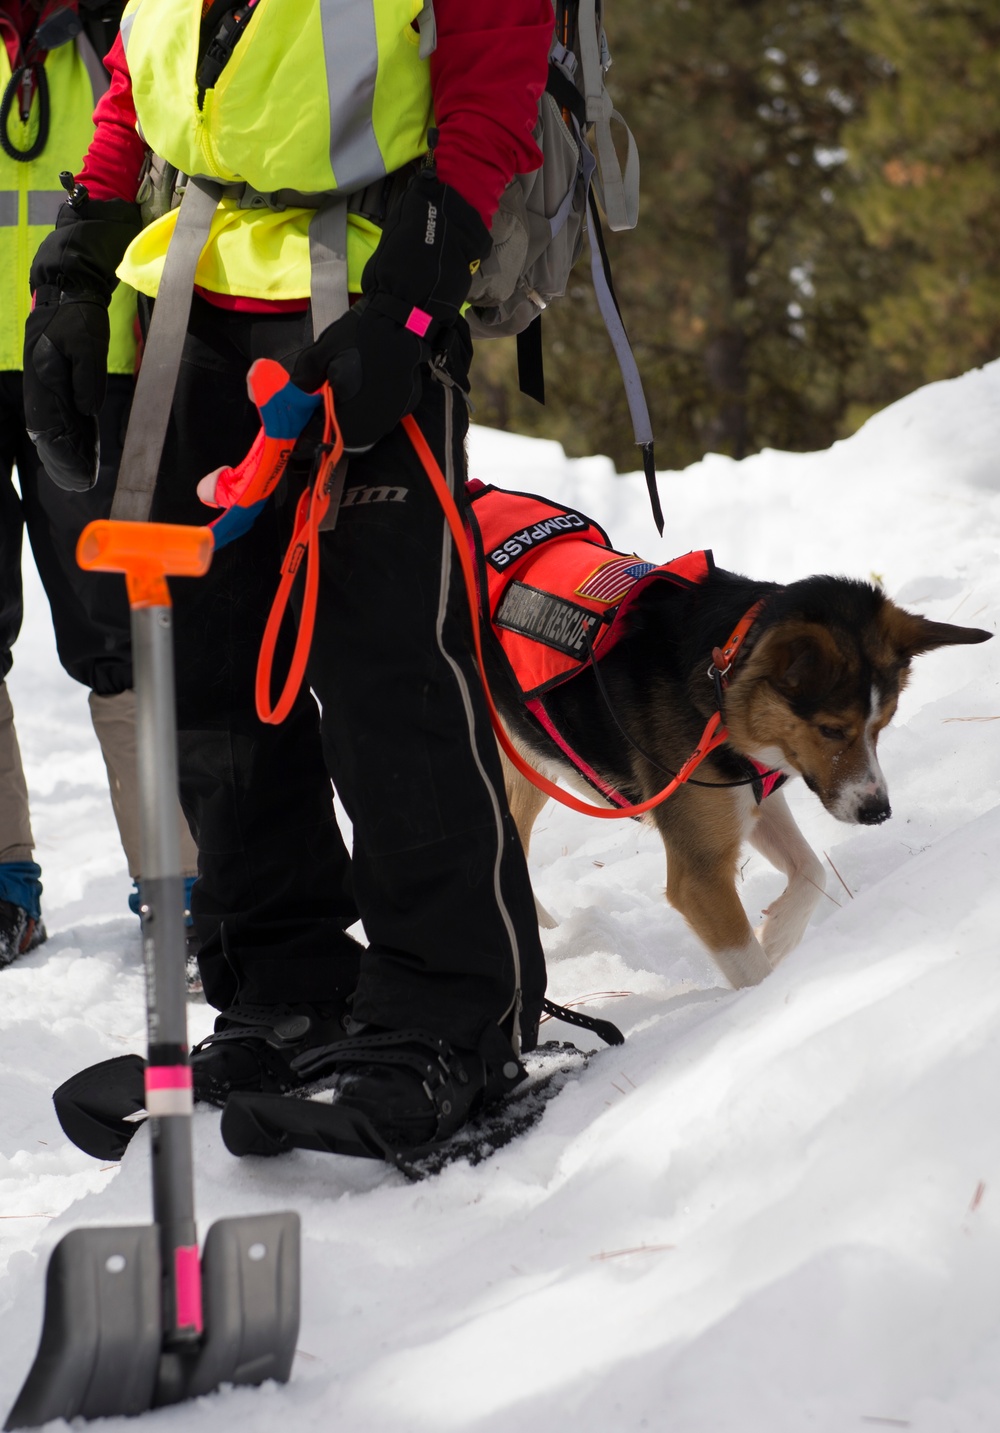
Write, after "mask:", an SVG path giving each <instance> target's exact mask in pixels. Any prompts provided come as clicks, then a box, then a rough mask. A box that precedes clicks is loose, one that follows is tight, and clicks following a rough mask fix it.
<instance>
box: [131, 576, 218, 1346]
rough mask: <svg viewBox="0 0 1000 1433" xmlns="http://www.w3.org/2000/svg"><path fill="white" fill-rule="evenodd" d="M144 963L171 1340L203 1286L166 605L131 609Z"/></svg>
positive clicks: (182, 1335)
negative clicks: (196, 1209) (196, 1211)
mask: <svg viewBox="0 0 1000 1433" xmlns="http://www.w3.org/2000/svg"><path fill="white" fill-rule="evenodd" d="M132 660H133V663H134V665H135V692H136V745H137V749H138V776H139V835H140V849H141V853H142V908H143V909H142V920H143V955H144V959H145V964H146V1007H147V1022H148V1037H149V1064H148V1068H147V1071H146V1107H147V1109H148V1110H149V1112H150V1115H151V1116H152V1149H153V1218H154V1219H155V1221H156V1224H157V1227H158V1228H159V1231H160V1251H161V1257H162V1268H163V1284H164V1332H165V1336H166V1339H167V1341H168V1343H169V1342H175V1343H176V1342H184V1341H187V1340H189V1339H193V1338H197V1337H198V1335H199V1334H200V1333H201V1328H202V1320H201V1285H200V1275H199V1267H198V1256H197V1233H196V1228H195V1220H194V1178H193V1170H192V1157H191V1109H192V1092H191V1070H190V1066H189V1064H188V1041H187V1009H186V986H185V977H184V967H185V936H184V882H183V878H182V876H181V852H180V837H179V832H178V827H177V815H176V811H177V722H176V717H175V715H174V665H173V661H174V658H173V630H172V620H171V611H170V607H169V606H161V605H155V606H154V605H149V606H133V608H132Z"/></svg>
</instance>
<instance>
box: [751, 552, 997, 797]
mask: <svg viewBox="0 0 1000 1433" xmlns="http://www.w3.org/2000/svg"><path fill="white" fill-rule="evenodd" d="M762 626H763V630H762V632H761V635H760V636H759V638H758V640H757V641H756V643H755V644H754V646H753V648H752V650H751V651H750V653H749V655H748V656H747V657H746V659H745V661H744V662H743V663H742V665H740V664H738V665H737V667H736V669H735V671H734V674H733V679H732V681H731V683H730V687H729V692H728V694H727V697H726V724H727V726H728V728H729V733H730V741H731V743H732V744H733V745H734V746H736V747H737V748H738V749H739V750H740V751H742V752H744V753H745V754H746V755H748V756H753V757H755V758H756V759H757V760H758V761H763V762H766V763H767V764H768V765H770V766H772V767H775V768H778V769H780V770H783V771H786V772H788V773H789V774H794V773H798V774H799V775H800V776H801V777H802V778H803V780H804V781H805V783H806V785H807V786H808V787H809V789H810V790H811V791H813V792H815V794H816V795H817V796H818V797H819V799H820V800H821V801H822V803H823V805H824V806H825V807H826V809H827V810H828V811H829V812H830V813H831V814H832V815H834V816H836V817H838V819H839V820H841V821H852V822H861V823H862V824H864V825H877V824H878V823H879V822H881V821H886V820H888V818H889V816H890V815H891V814H892V812H891V810H890V807H889V794H888V791H887V789H886V784H885V778H884V776H883V775H882V771H881V768H880V767H879V763H878V758H877V756H876V747H877V745H878V738H879V733H880V732H881V731H882V729H883V727H885V726H886V725H888V723H889V722H890V721H891V720H892V716H893V713H894V712H895V710H896V703H897V701H898V700H899V694H900V692H901V691H902V690H903V688H904V687H905V686H906V683H907V681H908V679H909V668H910V662H911V661H912V659H913V658H914V657H916V656H919V654H920V653H921V652H929V651H932V650H933V649H934V648H935V647H948V646H954V645H957V644H964V643H970V642H985V641H987V640H988V638H989V637H991V636H992V635H993V634H992V633H991V632H984V631H982V630H980V629H979V628H976V627H955V626H952V625H951V624H950V623H947V622H930V621H928V620H927V618H926V617H920V616H917V615H916V614H915V613H912V612H907V611H905V610H904V609H903V608H901V607H897V606H896V604H895V603H894V602H892V601H890V599H889V598H888V597H886V595H885V593H884V592H883V591H882V590H881V589H880V588H878V587H873V586H871V585H870V584H869V583H863V582H853V581H848V580H847V579H844V578H834V577H813V578H807V579H806V580H805V581H804V582H797V583H794V584H792V585H791V586H790V587H788V588H785V589H784V591H783V592H782V593H781V594H780V596H779V597H777V598H776V599H775V600H774V603H773V606H770V607H769V609H765V612H764V614H763V615H762Z"/></svg>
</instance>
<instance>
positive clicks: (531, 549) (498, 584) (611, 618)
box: [467, 480, 784, 807]
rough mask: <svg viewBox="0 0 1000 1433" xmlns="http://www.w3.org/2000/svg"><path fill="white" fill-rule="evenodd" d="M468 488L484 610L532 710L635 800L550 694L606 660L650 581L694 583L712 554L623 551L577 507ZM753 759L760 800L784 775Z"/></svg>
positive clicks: (589, 775) (588, 773)
mask: <svg viewBox="0 0 1000 1433" xmlns="http://www.w3.org/2000/svg"><path fill="white" fill-rule="evenodd" d="M467 490H468V493H469V495H470V498H471V502H470V505H469V508H468V510H467V514H468V528H469V542H470V546H471V549H472V556H473V561H474V563H475V565H476V573H477V579H478V584H479V600H480V610H481V611H482V613H483V616H484V618H486V617H488V619H489V622H490V624H491V626H492V629H493V633H494V636H495V637H496V639H497V642H498V644H499V646H500V649H501V651H502V653H503V656H504V658H505V659H506V664H507V669H508V673H509V675H510V677H511V679H512V680H513V682H514V684H515V686H516V688H517V690H518V692H519V694H520V696H521V700H522V701H523V702H524V705H525V709H526V710H527V711H528V712H529V713H530V714H531V715H532V716H533V717H534V718H535V720H536V721H537V722H538V724H539V725H540V726H541V727H542V729H543V730H544V731H545V733H546V734H547V736H548V737H549V738H550V739H551V740H552V741H553V742H555V744H556V746H558V748H559V749H560V751H561V752H562V753H563V754H564V756H565V757H566V758H567V760H569V761H570V762H571V763H572V765H573V766H574V767H575V768H576V770H577V771H578V772H579V773H580V774H581V775H582V776H583V777H584V778H585V779H586V780H587V781H588V782H589V783H590V785H591V786H593V787H594V788H595V790H597V791H599V792H600V794H601V795H602V796H603V797H605V799H606V800H608V801H610V802H611V804H612V805H614V806H620V807H624V806H628V805H630V801H629V798H628V797H626V796H624V795H623V794H622V793H621V792H619V791H617V790H615V789H614V788H613V787H610V786H609V785H608V784H607V782H606V781H604V780H603V778H602V777H600V776H599V775H598V774H597V772H596V771H594V770H593V768H592V767H590V766H589V765H588V764H587V762H586V761H585V760H584V759H583V757H582V756H581V755H580V754H579V753H578V752H577V751H575V750H574V749H573V748H572V747H571V746H570V744H569V742H568V741H567V740H566V738H565V737H564V736H563V735H562V733H561V732H560V731H559V730H558V729H557V727H556V725H555V723H554V721H553V720H552V717H551V716H550V714H549V712H548V710H547V709H546V707H545V704H544V702H543V700H542V697H543V694H544V693H545V692H548V691H550V690H551V689H552V688H553V687H556V686H559V685H560V684H561V683H562V682H565V681H568V680H569V678H570V677H573V676H576V675H577V673H579V672H581V671H583V670H584V669H585V668H586V667H588V666H590V664H591V663H592V662H597V661H599V660H600V659H601V658H602V657H605V656H607V654H608V652H609V651H611V649H612V647H613V646H614V645H615V643H616V642H617V641H618V639H619V638H620V637H621V636H622V634H623V632H624V630H625V624H624V620H623V619H624V617H625V615H626V613H627V612H628V610H629V609H630V608H631V606H632V604H633V603H634V602H635V600H636V598H637V597H638V596H639V594H640V593H641V592H642V591H643V590H644V589H645V588H646V587H647V586H648V584H649V583H651V582H658V581H660V582H662V581H665V582H670V583H672V584H673V585H674V586H675V587H678V588H692V587H697V586H698V585H699V584H700V583H702V582H704V581H705V579H706V578H707V577H708V576H709V574H710V573H711V571H712V569H713V567H714V562H713V559H712V554H711V552H709V551H700V552H699V551H696V552H689V553H686V554H685V555H684V556H683V557H678V558H675V559H674V560H673V561H672V562H665V563H659V564H657V563H653V562H646V561H644V560H643V559H642V558H640V557H637V556H636V555H635V553H624V552H618V551H617V550H616V549H615V548H613V547H612V546H611V543H610V540H609V538H608V536H607V534H606V533H605V532H604V530H603V528H601V527H599V526H598V524H597V523H595V522H594V521H593V520H592V519H591V518H589V517H587V516H585V514H583V513H581V512H578V511H577V510H576V509H575V508H565V507H561V506H559V505H558V504H557V503H553V502H550V501H549V500H548V499H547V498H541V497H536V496H535V495H534V494H531V493H518V492H509V491H506V490H504V489H502V488H494V487H491V486H487V485H486V484H484V483H480V482H478V481H475V480H473V481H471V482H470V483H469V484H468V488H467ZM750 765H751V766H752V767H753V769H754V771H755V772H756V773H757V775H758V777H759V778H760V781H759V783H758V782H754V790H755V794H757V799H758V800H761V799H762V798H763V797H764V796H769V795H770V794H771V792H772V791H773V790H774V789H775V788H776V787H777V786H778V785H779V784H780V783H781V782H782V781H783V780H784V777H783V775H782V774H781V773H779V772H771V771H769V770H768V768H767V767H764V766H761V765H760V764H759V763H758V762H751V763H750Z"/></svg>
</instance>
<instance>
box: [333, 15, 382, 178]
mask: <svg viewBox="0 0 1000 1433" xmlns="http://www.w3.org/2000/svg"><path fill="white" fill-rule="evenodd" d="M320 15H321V18H322V24H323V53H324V58H325V61H326V80H327V89H328V90H329V94H330V167H331V168H332V170H333V172H334V175H335V177H336V180H337V188H338V189H344V190H348V189H360V188H361V187H362V185H365V184H370V183H371V181H372V180H373V179H377V178H378V177H379V176H380V175H382V174H384V173H385V163H384V162H383V159H382V152H381V150H380V149H379V147H378V144H377V142H376V139H375V128H374V125H373V123H372V113H371V110H372V104H371V97H372V95H373V93H374V91H375V76H376V74H377V72H378V40H377V38H376V34H375V12H374V8H373V0H320Z"/></svg>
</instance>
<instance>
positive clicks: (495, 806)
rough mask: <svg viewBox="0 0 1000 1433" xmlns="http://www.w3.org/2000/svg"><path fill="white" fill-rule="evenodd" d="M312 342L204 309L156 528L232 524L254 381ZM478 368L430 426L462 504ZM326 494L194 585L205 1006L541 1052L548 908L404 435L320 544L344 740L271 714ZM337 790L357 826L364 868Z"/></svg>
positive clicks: (353, 484)
mask: <svg viewBox="0 0 1000 1433" xmlns="http://www.w3.org/2000/svg"><path fill="white" fill-rule="evenodd" d="M309 341H310V329H309V323H308V316H307V315H265V316H259V315H250V314H241V313H233V312H230V311H226V310H222V309H219V308H217V307H213V306H212V305H210V304H208V303H206V302H204V301H203V300H200V299H197V298H196V299H195V302H194V307H193V311H192V318H191V323H190V326H189V332H188V338H187V342H186V346H185V353H184V361H183V364H182V367H181V372H180V375H179V379H178V385H177V393H176V397H175V402H174V411H173V416H172V419H171V425H170V429H169V431H168V436H167V444H166V448H165V452H164V458H163V462H162V464H161V469H160V477H159V485H158V489H157V496H156V501H155V505H154V513H153V515H154V517H155V518H157V519H158V520H161V521H170V522H195V523H199V522H204V521H206V519H207V518H209V517H210V516H211V514H210V512H209V511H207V510H206V509H205V508H204V507H203V506H202V505H201V504H200V502H199V501H198V499H197V497H196V495H195V486H196V483H197V481H198V479H199V478H200V477H202V476H203V475H204V474H205V473H207V472H209V471H211V470H212V469H213V468H217V467H219V466H220V465H222V464H231V463H235V462H237V461H238V460H239V459H240V458H242V456H243V455H244V453H245V452H246V450H247V449H248V448H249V446H250V444H251V442H252V440H253V438H254V436H255V433H256V431H257V427H258V418H257V414H256V411H255V409H254V408H253V407H252V405H251V404H250V402H249V400H248V398H247V394H246V372H247V368H248V367H249V365H250V363H251V362H252V361H253V360H254V359H256V358H260V357H265V356H268V357H274V358H278V359H282V358H287V357H290V355H292V354H294V353H295V352H297V351H298V350H299V349H301V348H302V347H304V346H305V345H306V344H307V343H308V342H309ZM469 353H470V346H469V343H468V334H467V330H465V327H464V325H461V326H460V331H457V332H456V334H455V336H454V339H453V342H452V351H451V353H450V355H449V364H448V367H449V370H450V372H451V374H452V375H453V378H454V380H455V381H456V382H457V384H458V385H460V386H459V387H457V388H456V387H453V386H449V385H448V384H446V383H444V382H441V381H432V380H430V379H429V380H428V382H427V383H426V385H425V392H424V397H423V399H422V401H421V403H420V406H419V407H418V409H417V412H416V414H415V417H416V418H417V420H418V422H419V423H420V425H421V427H422V429H423V431H424V433H425V435H426V437H427V439H428V441H429V442H430V444H431V446H432V448H433V450H434V452H435V454H436V455H437V458H438V461H439V462H440V464H441V466H442V468H443V469H444V471H445V473H446V474H447V476H448V478H449V481H450V482H451V484H452V487H453V490H454V491H455V492H456V494H457V495H458V496H459V501H461V494H462V492H463V480H464V471H465V468H464V437H465V432H466V427H467V421H468V420H467V410H466V404H465V401H464V395H463V392H462V387H461V385H464V384H465V382H466V373H467V368H468V361H469ZM304 481H305V474H304V472H298V473H297V474H296V473H293V474H292V475H291V476H290V478H289V480H288V484H287V488H288V490H287V491H286V492H285V493H284V494H279V500H278V501H273V500H272V502H271V503H269V504H268V506H267V508H266V509H265V510H264V512H263V514H262V515H261V516H260V517H259V518H258V520H257V522H256V523H255V525H254V527H253V529H252V530H251V531H250V532H249V533H248V534H246V535H245V536H244V537H242V538H240V539H238V540H237V541H236V542H234V543H233V544H231V545H230V546H229V547H227V548H224V549H223V550H222V551H221V552H219V553H218V554H217V555H216V557H215V559H214V560H213V564H212V568H211V569H210V571H209V573H208V575H207V576H206V577H204V578H200V579H187V580H176V581H174V582H173V584H172V587H173V592H174V603H175V635H176V664H177V682H178V724H179V741H180V771H181V796H182V802H183V804H184V807H185V811H186V814H187V816H188V819H189V821H190V822H191V823H192V827H193V830H194V832H195V834H196V837H197V841H198V847H199V851H200V859H201V880H200V881H199V882H198V884H197V886H196V887H195V890H194V915H195V920H196V923H197V925H198V930H199V935H200V936H201V937H202V939H203V941H204V944H203V947H202V956H201V959H202V966H203V977H204V980H205V988H206V992H207V994H208V997H209V999H210V1000H211V1002H212V1003H213V1004H215V1005H216V1006H218V1007H220V1008H224V1007H225V1006H226V1005H227V1004H229V1003H231V1002H232V1000H233V999H235V998H236V996H237V994H238V995H239V998H240V999H241V1000H243V1001H253V1002H261V1003H275V1002H280V1001H295V1000H321V999H323V998H324V997H325V996H330V995H332V994H334V993H335V992H337V991H343V990H345V989H347V988H354V986H355V985H356V986H357V993H356V997H355V1004H354V1013H355V1015H356V1016H357V1017H358V1018H359V1019H362V1020H365V1021H370V1022H372V1023H375V1024H380V1025H385V1026H389V1027H392V1028H403V1027H408V1026H418V1027H422V1028H426V1029H430V1030H433V1031H436V1032H437V1033H440V1034H441V1035H443V1036H446V1037H448V1038H450V1039H452V1040H453V1041H455V1043H457V1044H460V1045H464V1046H467V1047H472V1046H475V1045H477V1044H478V1043H479V1040H480V1037H481V1036H482V1035H483V1033H484V1032H485V1031H486V1030H487V1028H488V1027H489V1026H491V1025H502V1026H503V1027H504V1029H505V1030H506V1031H507V1032H508V1033H509V1034H515V1035H516V1034H518V1033H519V1034H520V1037H521V1040H522V1043H523V1046H524V1048H527V1049H530V1048H531V1047H532V1046H533V1045H534V1043H535V1040H536V1037H537V1027H538V1020H539V1016H540V1013H541V1001H542V996H543V994H544V983H545V976H544V962H543V957H542V952H541V946H540V943H539V939H538V928H537V921H536V916H535V909H534V902H533V899H532V894H531V888H530V884H529V881H528V876H527V870H526V866H525V862H524V857H523V855H522V852H521V848H520V843H519V841H518V838H517V834H516V831H515V829H514V826H513V822H512V820H511V818H510V814H509V812H508V810H507V806H506V800H505V796H504V791H503V781H502V775H501V770H500V764H499V759H498V755H497V750H496V745H495V742H494V739H493V736H492V732H491V729H490V724H489V719H488V715H487V712H486V707H485V703H484V700H483V696H482V691H481V688H480V685H479V677H478V675H477V671H476V667H475V662H474V658H473V656H472V649H471V619H470V615H469V612H468V606H467V601H466V597H465V592H464V587H463V586H462V583H461V574H460V569H459V566H458V562H457V560H456V559H455V555H454V552H453V549H452V546H451V537H450V533H449V530H448V528H447V526H446V524H445V520H444V515H443V513H442V511H441V509H440V507H439V505H438V503H437V499H436V498H435V496H434V494H433V491H432V489H431V487H430V484H429V482H428V481H427V478H426V476H425V475H424V473H423V469H422V467H421V466H420V464H419V461H418V460H417V458H416V456H415V454H414V452H413V450H412V448H411V446H410V444H409V441H408V439H407V438H406V436H405V434H404V432H403V430H402V429H396V430H395V431H394V432H393V433H391V434H389V435H388V436H387V437H386V438H385V439H383V440H382V441H381V442H379V443H378V444H377V445H376V446H375V447H374V448H373V449H372V450H371V451H369V452H368V453H365V454H363V455H361V456H355V457H351V458H350V459H349V463H348V471H347V480H346V490H345V494H344V501H343V504H342V507H341V510H340V514H339V518H338V521H337V524H336V527H335V529H334V530H332V531H329V532H325V533H324V534H323V535H322V537H321V543H322V578H321V583H320V595H319V606H318V612H317V621H316V632H315V636H314V640H313V648H312V660H311V665H310V670H309V678H310V682H311V685H312V688H313V691H314V692H315V695H316V698H317V699H318V702H319V704H320V707H321V709H322V730H321V729H320V721H319V715H318V712H317V706H316V701H314V699H313V697H312V696H311V695H309V694H308V693H303V694H302V695H301V696H300V699H299V701H298V703H297V705H296V707H295V708H294V709H293V711H292V713H291V715H290V716H289V717H288V719H287V720H286V722H285V723H284V724H283V725H281V726H278V727H275V726H268V725H265V724H263V723H261V722H260V721H259V720H258V718H257V716H256V712H255V709H254V695H253V691H254V675H255V670H256V662H257V653H258V649H259V646H260V640H261V635H262V632H263V628H264V623H265V621H266V618H267V613H268V611H269V608H270V604H271V601H272V599H273V596H274V591H275V587H276V585H277V580H278V566H279V561H280V556H281V552H282V551H283V547H284V543H285V541H287V536H288V529H289V527H290V522H291V513H292V511H293V509H294V503H295V499H296V498H297V495H298V490H299V489H300V488H301V485H302V483H303V482H304ZM281 498H283V499H284V501H281ZM291 635H292V634H291V633H290V632H289V633H286V638H289V639H290V637H291ZM287 647H288V642H287V641H286V643H285V644H284V655H282V651H281V650H280V649H279V654H278V657H277V660H276V669H277V670H278V671H282V670H284V665H283V664H284V663H285V662H287ZM331 778H332V780H333V782H334V784H335V786H336V789H337V791H338V793H339V795H340V797H341V800H342V802H343V804H344V806H345V808H346V810H347V812H348V814H349V816H350V818H351V821H352V824H353V850H354V860H353V868H352V863H351V861H350V859H349V857H348V855H347V851H346V848H345V846H344V843H343V841H342V839H341V837H340V834H339V831H338V830H337V827H336V823H335V821H334V817H333V811H332V799H331V788H330V779H331ZM356 914H360V916H361V918H362V920H363V922H364V928H365V933H366V936H367V939H368V948H367V950H366V951H365V952H364V954H363V955H362V957H361V960H360V971H359V970H358V966H357V958H356V953H355V951H354V950H353V949H352V948H351V946H350V944H349V942H347V940H346V938H345V937H344V935H343V928H344V926H345V924H348V923H350V921H351V920H353V919H354V918H355V915H356Z"/></svg>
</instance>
